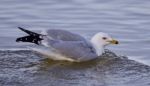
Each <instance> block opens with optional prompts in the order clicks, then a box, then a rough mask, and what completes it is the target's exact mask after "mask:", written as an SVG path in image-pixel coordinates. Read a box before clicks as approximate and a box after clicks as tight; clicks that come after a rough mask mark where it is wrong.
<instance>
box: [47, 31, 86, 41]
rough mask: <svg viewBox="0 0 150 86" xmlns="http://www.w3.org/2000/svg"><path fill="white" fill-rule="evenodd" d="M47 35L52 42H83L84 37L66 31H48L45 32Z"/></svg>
mask: <svg viewBox="0 0 150 86" xmlns="http://www.w3.org/2000/svg"><path fill="white" fill-rule="evenodd" d="M47 35H48V36H49V37H51V38H52V39H54V40H62V41H85V38H84V37H82V36H80V35H78V34H75V33H71V32H69V31H66V30H57V29H50V30H48V31H47Z"/></svg>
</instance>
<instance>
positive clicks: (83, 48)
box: [16, 27, 119, 62]
mask: <svg viewBox="0 0 150 86" xmlns="http://www.w3.org/2000/svg"><path fill="white" fill-rule="evenodd" d="M18 28H19V29H20V30H22V31H24V32H25V33H27V34H28V35H27V36H24V37H19V38H17V39H16V42H30V43H34V44H36V45H38V47H32V48H31V49H32V50H33V51H36V52H38V53H39V54H42V55H44V56H47V57H48V58H50V59H52V60H66V61H72V62H82V61H89V60H93V59H96V58H98V57H99V56H101V55H102V54H103V53H104V49H105V46H107V45H110V44H119V42H118V41H117V40H115V39H113V38H112V37H111V36H110V35H108V34H107V33H104V32H98V33H96V34H95V35H94V36H93V37H92V38H91V40H87V39H85V38H84V37H82V36H81V35H78V34H75V33H72V32H69V31H66V30H59V29H49V30H47V31H46V32H45V33H43V34H39V33H36V32H32V31H29V30H26V29H24V28H22V27H18Z"/></svg>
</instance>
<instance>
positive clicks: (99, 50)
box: [91, 35, 105, 56]
mask: <svg viewBox="0 0 150 86" xmlns="http://www.w3.org/2000/svg"><path fill="white" fill-rule="evenodd" d="M91 44H92V46H93V47H94V49H95V51H96V54H97V55H98V56H100V55H102V53H103V52H104V47H105V46H104V45H103V44H102V43H101V42H100V41H99V40H98V38H97V36H96V35H95V36H93V38H92V39H91Z"/></svg>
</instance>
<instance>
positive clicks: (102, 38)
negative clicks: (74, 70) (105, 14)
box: [92, 32, 119, 46]
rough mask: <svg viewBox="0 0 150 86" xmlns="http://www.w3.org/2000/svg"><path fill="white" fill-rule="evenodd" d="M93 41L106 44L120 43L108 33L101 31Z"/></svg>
mask: <svg viewBox="0 0 150 86" xmlns="http://www.w3.org/2000/svg"><path fill="white" fill-rule="evenodd" d="M92 40H93V41H95V42H97V43H98V44H99V45H102V46H106V45H109V44H119V42H118V41H117V40H115V39H113V38H112V37H111V36H110V35H108V34H107V33H103V32H99V33H97V34H96V35H95V36H94V37H93V38H92Z"/></svg>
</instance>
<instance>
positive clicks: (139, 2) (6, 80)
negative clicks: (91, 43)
mask: <svg viewBox="0 0 150 86" xmlns="http://www.w3.org/2000/svg"><path fill="white" fill-rule="evenodd" d="M18 26H21V27H24V28H27V29H30V30H34V31H37V32H40V31H41V30H46V29H65V30H69V31H72V32H75V33H78V34H81V35H82V36H84V37H86V38H87V39H90V38H91V37H92V36H93V35H94V34H95V33H96V32H100V31H102V32H106V33H109V34H110V35H112V36H113V37H114V38H116V39H118V40H119V41H120V45H118V46H109V47H107V48H108V49H110V50H111V51H113V52H115V53H116V54H117V55H125V56H127V57H128V58H129V59H132V60H135V61H138V62H141V63H142V64H146V65H150V57H149V56H150V1H149V0H0V43H1V45H0V49H1V50H4V49H5V50H16V49H26V46H27V45H28V44H17V43H15V41H14V40H15V38H16V37H19V36H22V35H23V34H24V33H22V32H21V31H20V30H18V29H17V27H18ZM0 55H1V56H0V57H1V58H0V59H1V66H0V67H1V70H0V77H1V80H0V84H1V86H2V85H4V86H41V85H43V86H55V85H57V84H58V85H61V86H62V85H64V86H65V85H66V86H70V85H74V86H83V85H84V86H85V85H86V86H97V85H99V86H138V85H139V86H144V85H145V86H148V85H150V83H149V81H148V80H149V69H150V68H149V67H148V66H145V65H142V64H140V63H136V62H134V61H130V60H121V61H120V59H117V60H114V59H113V60H111V61H108V62H107V60H108V59H107V60H106V63H105V61H104V63H101V62H103V61H100V62H97V61H96V63H98V64H96V63H95V62H93V63H83V64H79V65H77V64H72V65H69V67H68V65H67V66H66V64H68V63H64V62H53V61H50V62H48V67H47V66H46V71H45V70H43V69H42V70H41V67H39V66H38V65H40V64H41V61H39V59H40V58H39V57H37V56H34V55H35V54H33V53H31V52H29V51H24V52H23V51H9V52H8V51H1V52H0ZM25 57H30V58H25ZM108 57H109V56H108ZM21 58H22V59H21ZM118 60H119V61H118ZM37 62H39V63H37ZM42 62H43V61H42ZM115 62H116V63H115ZM30 63H31V66H30ZM46 63H47V61H46ZM37 64H38V65H37ZM69 64H70V63H69ZM87 64H92V65H89V66H86V67H85V65H87ZM110 64H112V65H110ZM35 65H36V66H35ZM60 65H61V66H60ZM64 65H65V66H64ZM108 65H109V66H108ZM26 66H27V67H26ZM80 67H81V68H80ZM47 68H48V69H47ZM140 68H141V69H140ZM100 69H102V70H100ZM59 72H60V73H59ZM60 82H61V83H60ZM88 82H89V83H88Z"/></svg>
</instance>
